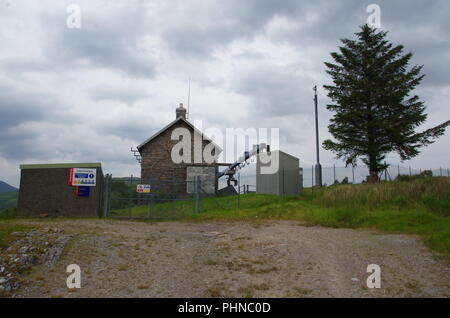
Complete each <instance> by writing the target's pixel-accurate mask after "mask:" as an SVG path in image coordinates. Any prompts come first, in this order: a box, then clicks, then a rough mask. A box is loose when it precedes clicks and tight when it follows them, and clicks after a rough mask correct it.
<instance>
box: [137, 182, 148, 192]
mask: <svg viewBox="0 0 450 318" xmlns="http://www.w3.org/2000/svg"><path fill="white" fill-rule="evenodd" d="M136 192H137V193H150V185H149V184H138V185H137V186H136Z"/></svg>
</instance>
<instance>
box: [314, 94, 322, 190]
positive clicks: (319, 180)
mask: <svg viewBox="0 0 450 318" xmlns="http://www.w3.org/2000/svg"><path fill="white" fill-rule="evenodd" d="M313 90H314V106H315V111H316V158H317V162H316V165H315V167H314V168H315V170H316V186H317V187H321V186H322V166H321V165H320V159H319V116H318V113H317V86H314V88H313Z"/></svg>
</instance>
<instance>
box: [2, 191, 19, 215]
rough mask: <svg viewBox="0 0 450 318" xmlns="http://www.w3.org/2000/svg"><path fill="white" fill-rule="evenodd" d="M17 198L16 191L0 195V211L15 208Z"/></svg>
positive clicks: (17, 193)
mask: <svg viewBox="0 0 450 318" xmlns="http://www.w3.org/2000/svg"><path fill="white" fill-rule="evenodd" d="M18 196H19V192H18V191H15V192H3V193H0V211H1V210H5V209H10V208H15V207H16V206H17V197H18Z"/></svg>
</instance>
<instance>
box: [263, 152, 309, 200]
mask: <svg viewBox="0 0 450 318" xmlns="http://www.w3.org/2000/svg"><path fill="white" fill-rule="evenodd" d="M300 177H301V175H300V167H299V159H298V158H296V157H294V156H292V155H290V154H288V153H285V152H283V151H281V150H276V151H271V152H264V153H260V154H259V155H258V157H257V161H256V192H257V193H261V194H275V195H297V194H300V191H301V190H300Z"/></svg>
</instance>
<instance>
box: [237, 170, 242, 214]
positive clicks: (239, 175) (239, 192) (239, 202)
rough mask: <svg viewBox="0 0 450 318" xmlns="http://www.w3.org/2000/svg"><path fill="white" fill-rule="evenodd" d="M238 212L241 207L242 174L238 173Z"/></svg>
mask: <svg viewBox="0 0 450 318" xmlns="http://www.w3.org/2000/svg"><path fill="white" fill-rule="evenodd" d="M237 203H238V210H239V209H240V207H241V173H240V172H239V173H238V202H237Z"/></svg>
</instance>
